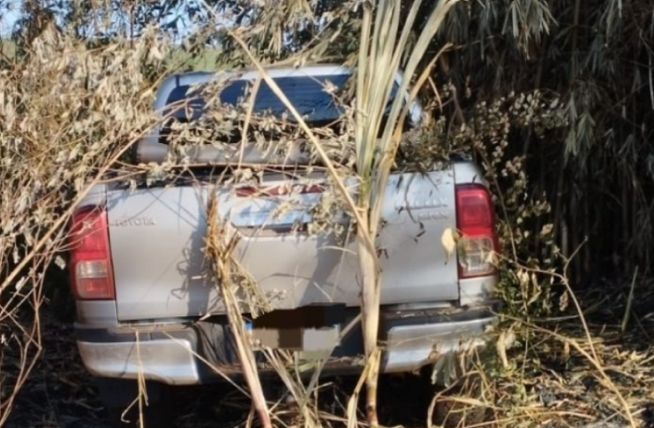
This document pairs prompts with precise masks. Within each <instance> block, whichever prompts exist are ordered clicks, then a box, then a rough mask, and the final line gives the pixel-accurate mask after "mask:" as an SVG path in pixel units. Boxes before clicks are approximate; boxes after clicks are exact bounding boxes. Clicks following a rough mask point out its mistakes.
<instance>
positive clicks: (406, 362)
mask: <svg viewBox="0 0 654 428" xmlns="http://www.w3.org/2000/svg"><path fill="white" fill-rule="evenodd" d="M495 322H496V317H495V316H494V315H493V311H492V310H491V309H490V308H476V309H468V310H459V311H457V312H455V313H446V312H444V311H439V310H419V311H417V310H412V311H396V312H388V311H385V312H383V314H382V319H381V329H382V330H381V332H382V334H381V339H382V340H381V342H382V345H383V348H384V353H383V360H382V371H383V372H385V373H400V372H411V371H415V370H418V369H420V368H422V367H424V366H426V365H428V364H431V363H435V362H437V361H438V359H439V358H445V357H447V356H448V355H451V354H452V353H453V352H457V351H462V350H465V349H469V348H471V347H477V346H483V345H484V344H485V342H486V341H487V340H488V339H489V335H488V333H487V331H488V328H489V327H490V326H491V325H493V324H495ZM359 324H360V323H358V322H357V323H356V324H355V327H354V328H353V329H351V330H350V332H349V333H348V334H347V337H344V338H343V339H342V341H341V344H340V345H339V346H338V347H337V348H336V349H335V350H334V352H333V353H332V358H331V359H330V360H329V361H328V362H327V364H326V365H325V367H324V369H323V374H325V375H336V374H349V373H352V374H355V373H357V372H359V371H360V370H361V369H362V366H361V365H360V364H361V363H360V362H361V361H362V358H361V355H362V353H363V349H362V346H361V344H362V340H361V330H360V325H359ZM75 330H76V334H77V344H78V349H79V353H80V355H81V358H82V361H83V362H84V365H85V366H86V368H87V369H88V370H89V371H90V372H91V373H92V374H93V375H96V376H101V377H110V378H125V379H136V378H137V377H139V376H143V377H144V378H145V379H150V380H157V381H161V382H163V383H166V384H171V385H192V384H200V383H208V382H212V381H215V380H220V378H221V374H222V375H223V376H229V377H239V376H240V370H239V365H238V358H237V357H236V353H235V352H234V350H233V347H232V346H231V337H230V334H229V329H228V327H226V326H225V325H224V324H221V323H216V322H213V323H205V324H201V323H195V324H193V325H158V326H149V327H140V328H139V329H138V330H137V329H134V328H126V327H119V328H97V327H91V326H85V325H82V324H77V325H76V326H75ZM258 357H261V358H260V362H261V365H260V370H261V372H262V373H263V374H265V373H266V372H268V371H269V369H267V368H266V365H265V361H264V359H263V355H259V356H258ZM309 373H310V372H309Z"/></svg>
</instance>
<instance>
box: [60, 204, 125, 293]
mask: <svg viewBox="0 0 654 428" xmlns="http://www.w3.org/2000/svg"><path fill="white" fill-rule="evenodd" d="M68 239H69V247H70V256H71V257H70V262H71V263H70V268H71V272H70V273H71V283H72V289H73V294H75V297H76V298H77V299H78V300H113V299H115V298H116V291H115V287H114V278H113V272H112V270H113V268H112V265H111V257H110V253H109V229H108V224H107V213H106V211H104V210H103V209H102V208H100V207H93V208H84V209H82V210H80V211H78V212H76V213H75V214H74V215H73V218H72V221H71V225H70V234H69V238H68Z"/></svg>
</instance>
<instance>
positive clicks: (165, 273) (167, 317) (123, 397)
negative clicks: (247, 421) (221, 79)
mask: <svg viewBox="0 0 654 428" xmlns="http://www.w3.org/2000/svg"><path fill="white" fill-rule="evenodd" d="M268 72H269V74H270V76H271V77H272V78H273V79H275V81H276V83H277V84H278V85H279V86H280V88H281V89H282V91H284V93H285V94H286V96H287V97H288V98H289V100H290V101H291V102H292V103H293V104H294V105H295V106H299V107H298V109H299V110H301V113H303V114H307V115H308V116H307V121H311V120H312V118H314V117H317V118H318V119H316V120H317V121H322V120H324V119H325V118H329V117H330V116H334V115H338V114H339V111H337V110H334V109H333V108H332V107H330V106H331V105H332V104H331V103H330V102H329V95H328V94H327V93H326V92H325V91H324V90H323V84H324V83H325V81H329V82H332V83H335V84H336V85H338V84H341V83H343V82H345V81H346V80H347V78H349V77H350V75H351V71H350V70H348V69H347V68H344V67H341V66H332V65H320V66H303V67H300V68H271V69H270V70H269V71H268ZM213 75H215V73H209V72H190V73H184V74H178V75H174V76H171V77H169V78H167V79H166V80H164V81H163V83H162V84H161V85H160V87H159V89H158V93H157V94H156V101H155V105H154V108H155V109H157V110H158V111H162V112H163V111H165V110H166V107H167V106H170V105H173V103H175V102H178V101H180V100H184V98H185V97H190V96H192V95H190V88H192V87H195V85H198V84H202V83H204V82H208V81H209V80H210V79H211V78H212V76H213ZM256 76H257V73H256V72H252V71H250V72H245V73H240V74H234V78H233V79H232V82H233V83H231V84H230V85H231V86H227V87H226V88H225V89H224V90H223V92H221V93H220V97H221V101H222V102H226V103H230V102H231V103H234V102H237V101H238V99H240V98H239V97H240V95H241V94H242V91H243V88H244V85H245V83H247V82H248V81H251V80H253V79H255V78H256ZM254 108H255V109H262V110H264V109H265V110H267V111H273V112H283V110H284V106H283V104H281V102H280V101H279V100H278V99H277V97H276V96H275V95H274V94H273V93H272V92H271V90H270V88H268V87H267V86H266V85H265V84H263V83H262V86H261V88H260V89H259V92H258V95H257V100H256V102H255V106H254ZM312 115H313V116H312ZM422 115H423V111H422V107H421V106H420V104H419V102H417V101H415V102H414V103H413V104H412V105H411V109H410V121H411V123H412V124H413V125H414V126H419V125H420V120H421V118H422ZM163 130H164V126H163V125H162V127H160V128H157V129H155V131H154V132H153V133H152V134H151V135H150V136H148V137H147V138H145V139H144V140H143V141H141V142H140V143H139V144H138V145H137V146H136V150H135V158H136V159H135V161H137V162H158V161H162V160H163V159H164V158H165V156H166V153H167V150H168V147H167V145H166V139H165V132H163ZM245 155H246V157H247V160H248V161H249V162H254V163H256V162H257V161H261V160H262V154H261V153H260V152H257V150H256V149H252V150H250V151H247V152H246V154H245ZM193 156H194V161H195V162H196V163H197V162H198V161H200V162H201V161H207V162H209V161H216V160H217V159H222V160H223V161H224V160H225V153H220V151H219V150H218V149H217V148H215V147H213V146H207V148H206V149H204V148H203V149H199V150H197V151H196V152H195V153H194V154H193ZM267 171H268V169H267ZM315 174H317V173H315ZM318 175H319V174H318ZM317 179H318V180H319V179H320V177H319V176H318V177H317ZM295 180H297V179H296V178H294V176H293V174H292V173H289V172H288V171H287V170H286V169H284V168H282V167H280V168H278V169H277V170H275V168H270V169H269V172H266V173H264V174H263V175H262V177H261V181H260V183H259V186H260V187H261V188H276V187H278V186H280V185H287V184H289V183H290V184H292V183H293V182H294V181H295ZM211 192H216V197H217V198H218V201H219V205H218V206H219V215H220V216H221V219H220V220H222V221H226V222H230V223H231V225H232V226H233V227H234V228H235V229H236V230H238V232H239V234H240V235H241V240H240V243H239V245H238V248H237V249H236V254H237V258H238V260H239V261H240V263H241V265H242V266H243V267H244V268H245V269H246V270H247V271H248V272H249V273H250V274H251V275H252V276H253V277H254V278H255V280H256V283H257V284H258V287H259V288H260V289H261V290H262V291H263V292H264V293H267V294H268V295H271V296H273V295H274V296H275V299H274V304H275V308H276V309H275V311H273V312H278V313H280V314H284V316H283V318H284V319H286V320H295V324H296V325H292V326H284V327H279V328H288V329H294V331H302V329H303V328H309V327H312V328H315V327H316V325H315V324H316V321H315V319H312V320H309V321H307V320H308V319H309V318H311V317H307V316H306V314H307V313H309V314H311V313H312V312H316V313H318V312H320V313H327V312H329V311H330V310H332V309H333V310H332V312H329V313H331V314H332V315H329V316H322V318H321V317H318V318H320V319H321V320H322V321H319V322H318V323H319V324H320V322H322V323H323V324H325V325H319V326H318V327H334V326H336V327H338V328H340V330H339V331H340V336H339V342H338V343H337V346H336V347H335V348H333V351H332V353H331V358H330V359H329V361H328V362H327V363H326V365H325V367H324V370H323V373H324V374H326V375H329V374H332V375H334V374H347V373H357V372H359V371H360V370H361V366H360V361H361V359H360V356H361V355H362V354H363V345H362V338H361V330H360V326H359V323H358V322H353V321H356V319H357V316H358V315H359V313H360V309H359V308H360V303H361V298H360V286H359V282H358V280H357V276H358V272H357V266H358V265H357V258H356V245H355V243H354V242H353V241H352V240H349V241H347V242H345V244H343V243H342V242H337V241H336V239H337V238H335V237H334V235H333V234H332V235H330V234H327V233H325V234H321V233H317V234H308V233H305V232H303V231H302V230H297V229H295V228H293V227H291V225H295V224H297V223H298V222H299V223H308V222H310V221H311V207H312V206H314V205H315V204H317V203H319V201H320V197H321V194H320V193H321V187H320V186H314V187H312V188H311V189H309V190H307V191H304V192H295V193H294V195H293V196H288V195H285V194H283V193H279V194H275V193H274V192H268V193H266V192H252V189H251V187H250V188H248V189H245V188H244V187H243V186H240V185H239V184H235V183H232V184H227V182H226V183H224V184H217V183H216V182H215V179H213V181H212V180H211V179H207V180H206V182H205V183H204V184H203V182H202V180H201V177H200V179H199V178H198V176H195V177H194V179H193V180H191V179H187V180H185V179H184V178H183V177H182V178H180V179H179V180H177V181H176V182H175V183H174V184H171V183H165V184H151V185H149V186H146V185H142V186H137V187H136V188H135V189H134V188H129V186H126V185H125V184H124V183H112V184H103V185H97V186H95V187H94V188H93V189H92V190H91V192H90V193H89V194H88V195H87V196H86V197H85V198H84V200H83V201H82V202H81V203H80V204H79V205H78V207H77V210H76V213H75V215H74V218H73V220H72V222H71V234H70V235H71V237H72V240H71V253H70V269H71V274H72V275H71V276H72V278H71V287H72V291H73V293H74V296H75V299H76V305H77V322H76V324H75V331H76V339H77V344H78V348H79V354H80V355H81V359H82V361H83V363H84V365H85V366H86V368H87V369H88V370H89V372H90V373H91V374H92V375H94V376H96V377H97V378H98V379H99V385H100V392H101V396H102V398H103V399H104V401H105V404H106V405H107V407H108V408H110V409H114V408H118V407H120V406H123V407H124V406H125V405H126V404H129V402H130V401H131V400H132V399H133V398H134V397H133V396H129V397H128V396H127V394H126V392H125V391H127V389H126V388H128V387H130V386H133V385H135V382H134V381H135V380H136V379H145V380H146V381H148V385H149V386H150V387H151V388H154V389H153V390H154V391H157V389H156V388H155V387H156V386H161V385H193V384H201V383H208V382H212V381H220V380H221V376H219V375H218V372H220V373H223V374H227V375H228V376H229V375H234V376H238V374H239V363H238V358H237V356H236V353H235V351H234V347H233V341H232V336H231V334H232V333H231V330H230V328H229V323H228V321H227V317H226V315H225V312H224V307H223V305H222V302H221V300H220V293H219V290H218V289H217V287H216V284H212V283H211V281H210V280H209V279H207V275H205V274H204V272H205V269H206V264H205V262H204V260H205V256H204V253H203V246H204V240H205V235H206V232H207V219H206V212H207V202H208V199H209V194H210V193H211ZM290 197H293V198H295V199H296V200H295V202H296V203H295V204H294V206H295V207H296V208H295V209H293V210H289V211H287V212H285V213H284V214H282V215H279V216H276V217H273V218H271V216H270V215H269V214H270V213H271V212H272V211H274V210H275V209H276V208H277V207H279V206H280V205H281V204H284V203H285V202H286V201H287V199H288V198H290ZM297 202H299V204H297ZM298 207H299V208H298ZM382 216H383V220H384V227H383V228H382V230H381V232H380V235H379V236H378V238H377V246H378V247H379V248H380V254H381V263H382V268H383V281H382V287H381V304H382V307H381V313H382V315H381V317H382V319H381V329H380V332H379V335H380V342H381V343H382V344H383V348H384V354H383V355H384V356H383V362H382V368H383V371H384V372H385V373H397V372H412V371H418V370H419V369H421V368H423V367H425V366H428V365H430V364H433V363H435V362H436V361H437V360H438V359H439V358H443V356H444V355H447V354H448V353H450V352H454V351H456V350H457V349H459V346H460V344H461V343H462V341H468V342H469V341H474V340H477V339H478V340H482V339H483V338H484V334H485V331H486V328H487V326H488V325H490V324H492V323H493V322H494V320H495V317H494V315H493V311H492V306H493V305H494V300H493V296H492V292H493V288H494V287H495V285H496V283H497V272H496V270H495V268H494V266H493V265H492V264H491V263H490V262H489V258H488V257H487V250H488V248H497V237H496V232H495V224H494V215H493V209H492V204H491V197H490V195H489V191H488V188H487V185H486V184H485V182H484V180H483V178H482V175H481V173H480V170H479V169H478V167H477V166H476V165H474V164H473V163H471V162H470V161H469V160H466V159H452V161H451V162H450V163H447V164H446V165H442V166H441V167H439V168H435V169H434V170H433V171H432V172H429V173H426V174H418V173H406V172H404V173H399V172H398V173H395V174H393V175H392V176H391V177H390V180H389V183H388V186H387V188H386V195H385V198H384V208H383V213H382ZM448 228H450V229H452V230H458V231H459V232H460V234H461V235H462V236H463V238H462V243H461V244H460V245H462V246H464V247H465V251H463V252H459V253H455V254H453V255H452V254H448V252H447V251H445V248H444V246H443V243H442V238H443V234H444V231H446V229H448ZM343 245H344V247H345V251H344V250H343V248H342V247H343ZM339 246H340V248H339ZM334 314H336V315H334ZM247 315H248V314H244V316H245V317H247ZM313 318H315V317H313ZM303 323H305V325H303ZM308 324H312V325H311V326H309V325H308ZM347 326H349V327H347ZM476 338H477V339H476ZM300 342H301V341H300ZM279 346H280V347H282V348H283V347H284V344H282V343H280V344H279ZM294 350H295V351H297V352H299V353H301V351H302V349H294ZM261 370H262V372H265V371H266V370H267V369H266V366H265V364H263V359H262V365H261ZM157 394H158V393H156V392H152V393H150V396H149V401H150V403H151V404H152V402H154V401H156V397H158V395H157Z"/></svg>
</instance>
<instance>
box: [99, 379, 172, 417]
mask: <svg viewBox="0 0 654 428" xmlns="http://www.w3.org/2000/svg"><path fill="white" fill-rule="evenodd" d="M96 385H97V387H98V392H99V395H100V400H101V401H102V404H103V405H104V406H105V409H106V410H107V415H108V422H109V423H110V426H111V427H115V428H128V427H140V426H141V425H140V421H141V420H142V421H143V426H145V427H146V428H154V427H172V426H173V423H172V421H171V419H172V417H173V416H174V415H173V414H172V412H171V410H170V406H168V405H167V404H168V403H167V402H168V400H167V395H168V391H167V390H168V388H167V387H166V386H165V385H163V384H161V383H159V382H147V383H146V388H145V389H143V388H139V384H138V382H137V381H135V380H127V379H108V378H97V379H96ZM146 397H147V398H146ZM139 401H140V403H141V405H140V406H139ZM139 407H140V409H139Z"/></svg>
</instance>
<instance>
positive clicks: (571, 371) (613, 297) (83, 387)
mask: <svg viewBox="0 0 654 428" xmlns="http://www.w3.org/2000/svg"><path fill="white" fill-rule="evenodd" d="M652 285H653V284H652V282H651V281H650V282H645V281H641V282H639V283H638V286H639V287H638V290H639V291H640V292H642V294H643V295H644V296H646V297H647V301H646V300H645V299H643V300H642V301H641V303H640V304H639V305H636V306H635V308H634V310H635V314H634V318H637V319H639V320H640V324H641V326H638V324H637V323H635V325H634V326H632V327H630V328H629V329H628V330H627V332H626V333H624V334H623V333H622V332H621V327H620V321H621V319H622V315H623V309H624V308H625V307H626V298H625V297H626V296H627V295H628V287H629V284H626V283H625V284H624V288H623V289H622V290H621V291H620V292H615V291H614V292H612V293H607V292H606V291H607V290H615V289H616V287H615V285H614V284H601V285H600V284H598V285H597V286H596V287H595V288H594V289H593V290H589V291H588V292H587V293H585V294H584V295H582V296H580V298H581V304H582V306H583V307H584V308H589V307H594V306H597V305H596V304H597V303H601V305H600V306H598V309H596V310H594V311H592V313H591V314H589V315H588V317H587V318H588V325H589V328H590V332H591V336H592V337H593V341H594V346H595V349H596V352H597V354H598V356H599V358H600V359H601V360H602V364H603V367H604V369H605V372H606V373H607V374H608V376H609V377H610V378H611V380H612V382H613V383H614V385H615V386H616V387H617V389H618V391H619V392H620V393H621V394H622V396H623V397H624V398H625V400H626V401H627V403H628V404H629V406H630V408H631V410H632V413H633V416H634V419H635V422H636V426H638V427H642V428H650V427H653V426H654V349H652V346H651V345H650V343H648V339H647V338H648V336H649V337H654V319H653V318H652V316H651V312H652V311H651V309H650V308H651V302H652V301H653V300H652V299H651V297H652V294H654V287H652ZM600 291H601V292H602V293H600ZM598 296H602V297H600V298H598ZM605 298H607V300H609V301H612V302H616V303H615V304H613V305H608V304H606V302H605V301H604V299H605ZM44 321H45V325H46V326H47V327H46V328H45V331H44V337H45V339H44V352H43V355H42V358H41V359H40V360H39V363H38V364H37V366H36V367H35V369H34V372H33V373H32V376H30V378H29V380H28V382H27V384H26V385H25V388H24V389H23V391H22V392H21V394H20V395H19V396H18V397H17V401H16V406H15V411H14V412H13V413H12V414H11V415H10V417H9V420H8V422H7V424H6V425H5V426H7V427H10V428H19V427H25V426H33V427H48V428H55V427H57V428H70V427H96V428H97V427H99V426H102V423H101V418H102V414H101V413H100V410H101V404H100V403H99V402H98V400H97V398H96V397H95V393H94V390H93V386H92V384H91V383H90V381H91V377H90V376H89V374H88V373H87V372H86V371H85V370H84V368H83V367H82V366H81V363H80V361H79V357H78V355H77V350H76V347H75V344H74V341H73V335H72V331H71V327H70V326H69V324H66V323H63V322H62V321H61V320H60V319H59V318H54V316H53V313H52V308H51V306H50V305H46V307H45V312H44ZM516 333H517V338H518V340H517V342H516V344H515V346H514V347H512V348H511V349H509V350H508V358H509V362H510V367H509V368H508V369H507V370H503V369H502V368H501V367H499V366H493V367H490V368H489V369H488V370H487V371H486V372H485V376H486V382H487V385H488V387H489V390H490V391H492V392H493V398H492V399H490V400H489V401H488V402H484V403H483V404H484V405H485V406H486V407H487V408H489V409H490V410H489V413H490V416H491V417H490V418H489V419H490V421H492V422H493V424H491V423H486V424H484V425H482V426H496V427H498V428H504V427H506V428H510V427H529V428H531V427H548V428H559V427H561V428H564V427H565V428H567V427H586V428H590V427H594V428H599V427H602V428H622V427H626V426H629V425H628V422H627V421H626V419H625V418H624V416H621V415H622V414H623V413H624V412H623V409H622V405H621V404H620V402H619V400H617V399H616V397H615V394H614V393H612V392H611V391H610V389H608V388H607V387H606V386H605V385H604V384H603V383H602V379H601V376H600V375H599V373H598V372H597V370H596V368H595V367H594V365H593V364H592V363H591V362H590V361H588V360H587V359H586V358H585V357H583V356H582V355H581V354H580V352H579V351H577V350H576V349H575V348H574V347H573V346H566V345H565V341H563V340H561V339H562V338H566V339H567V340H574V341H575V342H576V343H578V344H579V346H580V347H581V349H582V350H584V351H586V352H589V344H588V342H587V340H586V334H585V332H584V331H583V329H582V328H581V326H580V323H579V322H578V320H576V319H560V318H556V319H541V320H538V321H534V325H525V324H524V323H523V324H520V327H519V328H518V329H517V330H516ZM5 358H13V357H10V356H9V355H6V357H5ZM5 361H6V362H7V363H9V364H11V361H14V360H13V359H6V360H5ZM355 381H356V379H331V380H330V379H327V380H325V381H323V382H322V385H321V388H320V392H319V393H318V394H316V396H317V400H318V410H319V411H320V417H321V422H322V423H323V425H324V426H332V427H344V426H345V425H346V407H347V405H346V404H347V398H348V396H349V394H350V393H351V391H352V389H353V387H354V383H355ZM490 391H489V392H490ZM433 395H434V394H433V393H431V392H430V390H429V386H428V385H427V384H426V382H423V381H421V380H420V379H419V378H416V377H406V378H403V377H387V376H382V377H381V379H380V390H379V402H380V419H381V420H383V421H385V423H387V424H388V425H389V426H397V425H402V426H405V427H407V428H408V427H425V426H426V423H425V420H426V416H427V409H428V407H429V403H430V401H431V399H432V397H433ZM490 396H491V395H490V394H489V397H490ZM216 397H221V399H220V400H216ZM452 397H454V396H453V395H451V393H450V398H452ZM268 399H269V405H270V406H271V409H273V413H274V414H275V415H276V421H277V423H276V425H277V424H279V426H284V425H286V426H291V425H293V424H297V423H298V422H299V421H301V420H302V415H301V413H300V411H299V410H298V408H297V407H296V406H295V405H288V404H285V403H284V401H281V402H277V398H276V397H275V396H272V395H271V396H270V397H268ZM173 400H174V403H176V404H175V406H176V408H177V409H176V411H175V416H176V418H177V423H178V426H180V427H181V428H186V427H189V428H190V427H194V428H202V427H207V428H208V427H212V426H215V424H216V421H221V426H228V427H242V426H244V425H245V423H246V421H247V419H248V413H249V412H250V400H249V399H248V398H247V397H246V396H245V395H243V394H242V393H241V392H239V391H238V390H236V389H235V388H234V387H232V386H229V385H227V384H225V385H224V386H206V387H200V388H180V389H179V390H177V391H175V392H174V398H173ZM466 401H467V402H469V403H475V401H472V400H470V399H469V398H468V399H467V400H466ZM480 401H483V400H480ZM476 404H479V403H476ZM359 411H361V412H362V411H363V408H360V410H359Z"/></svg>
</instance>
